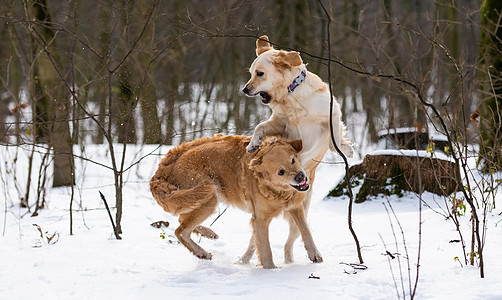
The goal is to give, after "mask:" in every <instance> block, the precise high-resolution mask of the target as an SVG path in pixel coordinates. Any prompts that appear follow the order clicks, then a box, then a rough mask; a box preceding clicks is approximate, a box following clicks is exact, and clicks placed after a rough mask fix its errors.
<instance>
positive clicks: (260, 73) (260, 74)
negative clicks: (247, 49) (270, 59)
mask: <svg viewBox="0 0 502 300" xmlns="http://www.w3.org/2000/svg"><path fill="white" fill-rule="evenodd" d="M263 74H265V73H263V72H260V71H258V72H256V76H258V77H261V76H263Z"/></svg>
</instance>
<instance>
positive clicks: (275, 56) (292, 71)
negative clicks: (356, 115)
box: [241, 35, 353, 263]
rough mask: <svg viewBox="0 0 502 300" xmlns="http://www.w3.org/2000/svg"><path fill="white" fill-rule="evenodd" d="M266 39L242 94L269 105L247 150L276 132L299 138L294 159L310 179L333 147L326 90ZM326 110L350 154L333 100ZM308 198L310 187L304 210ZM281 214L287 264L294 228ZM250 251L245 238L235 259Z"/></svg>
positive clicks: (244, 259) (338, 139)
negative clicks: (285, 227)
mask: <svg viewBox="0 0 502 300" xmlns="http://www.w3.org/2000/svg"><path fill="white" fill-rule="evenodd" d="M268 41H269V40H268V37H267V36H266V35H264V36H262V37H260V38H259V39H258V40H257V41H256V55H257V57H256V59H255V60H254V62H253V63H252V64H251V67H250V69H249V72H250V73H251V79H250V80H249V81H248V82H247V83H246V86H245V87H244V89H243V92H244V93H245V94H246V95H248V96H257V95H260V96H261V100H262V102H263V104H266V105H269V106H270V108H271V109H272V115H271V117H270V118H269V119H268V120H267V121H265V122H263V123H261V124H259V125H258V126H257V127H256V128H255V130H254V133H253V137H252V139H251V142H250V143H249V145H248V147H247V151H248V152H253V151H254V150H255V149H257V147H259V145H260V143H261V141H262V139H263V137H265V136H267V135H273V134H278V135H281V136H283V137H285V138H288V139H301V140H302V141H303V150H302V152H300V161H301V163H302V165H303V166H304V168H305V171H306V172H307V175H308V178H309V180H310V182H311V183H313V182H314V178H315V170H316V168H317V166H318V165H319V162H320V161H321V160H322V159H323V157H324V155H325V154H326V152H327V150H328V148H329V149H331V150H332V151H336V150H335V147H334V145H333V143H332V141H331V137H330V128H329V118H330V114H329V112H330V93H329V89H328V86H327V84H326V83H324V82H323V81H322V80H321V79H320V78H319V76H317V75H316V74H314V73H311V72H309V71H307V69H306V66H305V64H304V63H303V61H302V59H301V57H300V54H299V53H298V52H296V51H282V50H276V49H274V48H273V47H272V46H271V44H270V43H269V42H268ZM332 111H333V113H332V119H333V123H332V124H333V135H334V138H335V141H336V144H337V146H338V147H339V149H340V150H341V151H342V152H343V154H344V155H345V156H347V157H352V156H353V149H352V145H351V142H350V141H349V140H347V139H346V137H345V126H344V124H343V122H342V121H341V111H340V107H339V105H338V103H337V102H336V99H333V108H332ZM311 196H312V191H311V190H310V191H309V192H308V193H307V194H306V197H305V200H304V207H305V212H307V210H308V207H309V205H310V199H311ZM286 217H287V218H288V221H289V223H290V232H289V237H288V240H287V241H286V244H285V246H284V257H285V261H286V262H287V263H290V262H292V261H293V243H294V241H295V240H296V239H297V238H298V236H299V232H298V229H297V228H296V226H295V224H294V222H293V220H292V218H291V217H288V216H287V215H286ZM254 250H255V249H254V243H253V241H252V240H251V242H250V244H249V248H248V250H247V251H246V253H245V254H244V255H243V257H242V258H241V261H242V262H244V263H246V262H249V260H250V259H251V257H252V256H253V253H254Z"/></svg>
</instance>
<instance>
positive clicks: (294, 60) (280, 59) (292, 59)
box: [274, 51, 303, 67]
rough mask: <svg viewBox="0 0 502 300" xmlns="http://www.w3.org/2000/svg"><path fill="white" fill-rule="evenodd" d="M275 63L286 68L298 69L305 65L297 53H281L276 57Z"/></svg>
mask: <svg viewBox="0 0 502 300" xmlns="http://www.w3.org/2000/svg"><path fill="white" fill-rule="evenodd" d="M274 62H275V63H276V64H278V65H281V66H284V67H298V66H299V65H301V64H303V61H302V58H301V57H300V53H298V52H296V51H288V52H286V51H279V53H277V54H276V55H275V57H274Z"/></svg>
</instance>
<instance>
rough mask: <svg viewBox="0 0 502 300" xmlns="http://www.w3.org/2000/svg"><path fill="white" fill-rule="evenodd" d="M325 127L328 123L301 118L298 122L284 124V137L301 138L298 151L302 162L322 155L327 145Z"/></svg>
mask: <svg viewBox="0 0 502 300" xmlns="http://www.w3.org/2000/svg"><path fill="white" fill-rule="evenodd" d="M327 127H328V124H322V121H321V120H319V119H314V118H303V119H301V120H298V122H288V123H287V124H286V134H287V137H286V138H288V139H301V140H302V143H303V150H302V152H301V153H300V160H301V162H302V164H304V163H308V162H310V161H312V160H321V159H322V157H324V154H326V151H328V146H329V130H327Z"/></svg>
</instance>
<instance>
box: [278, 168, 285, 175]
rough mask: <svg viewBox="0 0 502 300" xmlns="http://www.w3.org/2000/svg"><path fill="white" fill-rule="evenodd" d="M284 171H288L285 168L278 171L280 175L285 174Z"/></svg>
mask: <svg viewBox="0 0 502 300" xmlns="http://www.w3.org/2000/svg"><path fill="white" fill-rule="evenodd" d="M284 173H286V171H284V170H283V169H281V170H279V172H278V173H277V174H278V175H279V176H282V175H284Z"/></svg>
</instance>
